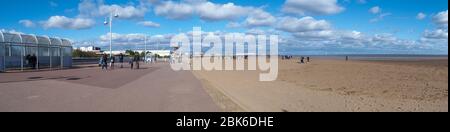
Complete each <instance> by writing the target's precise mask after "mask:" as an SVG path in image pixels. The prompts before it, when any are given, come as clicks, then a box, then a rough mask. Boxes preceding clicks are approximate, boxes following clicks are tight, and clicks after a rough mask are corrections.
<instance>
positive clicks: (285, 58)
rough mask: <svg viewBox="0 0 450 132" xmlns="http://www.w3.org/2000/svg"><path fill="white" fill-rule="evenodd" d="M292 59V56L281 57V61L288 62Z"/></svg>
mask: <svg viewBox="0 0 450 132" xmlns="http://www.w3.org/2000/svg"><path fill="white" fill-rule="evenodd" d="M292 58H293V56H288V55H284V56H281V59H282V60H290V59H292Z"/></svg>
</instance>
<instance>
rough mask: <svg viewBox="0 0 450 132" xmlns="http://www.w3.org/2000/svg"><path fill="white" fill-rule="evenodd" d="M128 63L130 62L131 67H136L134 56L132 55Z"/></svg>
mask: <svg viewBox="0 0 450 132" xmlns="http://www.w3.org/2000/svg"><path fill="white" fill-rule="evenodd" d="M128 63H129V64H130V67H131V69H134V56H133V57H130V61H129V62H128Z"/></svg>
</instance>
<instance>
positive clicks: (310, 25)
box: [276, 16, 331, 33]
mask: <svg viewBox="0 0 450 132" xmlns="http://www.w3.org/2000/svg"><path fill="white" fill-rule="evenodd" d="M276 28H277V29H279V30H282V31H286V32H291V33H292V32H309V31H321V30H328V29H330V28H331V24H330V23H329V22H327V21H325V20H316V19H314V18H313V17H309V16H307V17H302V18H300V19H299V18H295V17H282V18H280V20H279V21H278V24H277V26H276Z"/></svg>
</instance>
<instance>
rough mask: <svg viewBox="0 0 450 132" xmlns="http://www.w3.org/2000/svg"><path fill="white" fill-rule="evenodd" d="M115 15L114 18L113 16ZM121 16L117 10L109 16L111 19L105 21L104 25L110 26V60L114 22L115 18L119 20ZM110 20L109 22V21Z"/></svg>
mask: <svg viewBox="0 0 450 132" xmlns="http://www.w3.org/2000/svg"><path fill="white" fill-rule="evenodd" d="M113 14H114V16H113ZM118 17H119V14H117V10H116V11H115V12H111V13H110V15H109V18H106V19H105V22H104V24H105V25H108V24H109V58H112V41H113V34H112V21H113V18H118ZM108 19H109V20H108Z"/></svg>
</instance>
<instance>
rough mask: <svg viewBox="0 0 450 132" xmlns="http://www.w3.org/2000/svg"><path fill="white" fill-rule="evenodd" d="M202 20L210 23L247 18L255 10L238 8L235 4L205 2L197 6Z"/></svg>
mask: <svg viewBox="0 0 450 132" xmlns="http://www.w3.org/2000/svg"><path fill="white" fill-rule="evenodd" d="M196 9H197V12H198V14H199V16H200V18H202V19H204V20H209V21H217V20H235V19H237V18H238V17H242V16H246V15H248V13H250V12H251V11H252V10H253V8H251V7H242V6H237V5H235V4H234V3H227V4H215V3H212V2H205V3H202V4H199V5H198V6H196Z"/></svg>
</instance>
